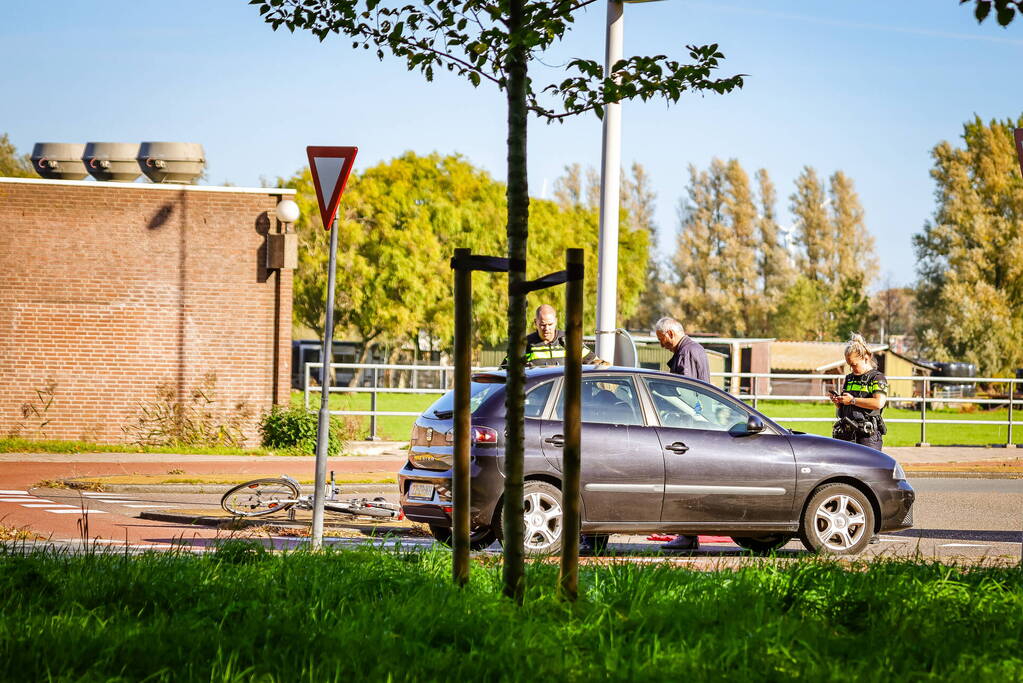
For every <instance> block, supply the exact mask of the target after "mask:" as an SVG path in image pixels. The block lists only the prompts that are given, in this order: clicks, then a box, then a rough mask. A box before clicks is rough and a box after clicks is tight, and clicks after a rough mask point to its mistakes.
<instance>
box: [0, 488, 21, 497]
mask: <svg viewBox="0 0 1023 683" xmlns="http://www.w3.org/2000/svg"><path fill="white" fill-rule="evenodd" d="M19 493H20V494H22V495H28V491H14V490H12V489H0V495H4V496H13V495H16V494H19Z"/></svg>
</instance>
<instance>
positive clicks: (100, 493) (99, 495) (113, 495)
mask: <svg viewBox="0 0 1023 683" xmlns="http://www.w3.org/2000/svg"><path fill="white" fill-rule="evenodd" d="M81 494H82V495H83V496H89V497H90V498H131V497H132V496H130V495H129V494H127V493H106V492H104V491H81Z"/></svg>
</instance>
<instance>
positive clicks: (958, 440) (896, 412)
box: [758, 401, 1023, 446]
mask: <svg viewBox="0 0 1023 683" xmlns="http://www.w3.org/2000/svg"><path fill="white" fill-rule="evenodd" d="M758 409H759V410H760V412H762V413H764V414H765V415H767V416H768V417H828V418H831V417H834V415H835V409H834V407H833V406H832V405H830V404H823V403H801V402H795V401H760V403H759V404H758ZM884 416H885V418H886V419H892V418H902V419H917V418H919V417H920V411H919V410H906V409H904V408H893V407H888V408H885V411H884ZM1008 417H1009V411H1008V409H1005V408H1001V409H998V410H977V411H976V412H966V411H962V410H959V409H956V408H943V409H941V410H934V409H931V408H928V409H927V419H929V420H932V419H933V420H971V421H973V422H976V423H977V424H975V425H973V424H968V425H943V424H930V423H928V425H927V442H928V443H930V444H932V445H935V446H972V445H988V444H1004V443H1005V441H1006V434H1007V433H1008V427H1007V426H1006V425H990V424H988V425H985V424H984V422H985V421H999V420H1003V421H1004V420H1008ZM1013 419H1014V420H1017V421H1019V420H1021V419H1023V415H1020V413H1019V411H1016V412H1015V414H1014V415H1013ZM781 424H782V426H783V427H788V428H789V429H795V430H797V431H801V432H807V433H808V434H822V435H824V436H831V423H830V422H783V423H781ZM919 441H920V425H919V424H895V423H888V434H886V435H885V437H884V443H885V445H886V446H913V445H915V444H917V443H918V442H919ZM1013 441H1014V442H1016V443H1021V442H1023V427H1019V426H1017V427H1016V428H1015V433H1014V434H1013Z"/></svg>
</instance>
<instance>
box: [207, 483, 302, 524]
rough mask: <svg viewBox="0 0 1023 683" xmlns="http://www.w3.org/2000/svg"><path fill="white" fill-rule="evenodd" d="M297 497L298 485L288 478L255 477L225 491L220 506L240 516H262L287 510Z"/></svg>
mask: <svg viewBox="0 0 1023 683" xmlns="http://www.w3.org/2000/svg"><path fill="white" fill-rule="evenodd" d="M296 498H298V487H297V486H295V485H294V484H292V483H291V482H290V481H288V480H287V479H276V478H267V479H253V480H252V481H247V482H245V483H244V484H238V486H235V487H234V488H233V489H231V490H229V491H228V492H227V493H225V494H224V497H223V498H221V499H220V506H221V507H222V508H224V509H225V510H227V511H228V512H230V513H231V514H232V515H237V516H238V517H261V516H263V515H272V514H273V513H275V512H280V511H281V510H287V509H288V508H290V507H291V506H292V505H294V504H295V499H296ZM281 501H288V502H281Z"/></svg>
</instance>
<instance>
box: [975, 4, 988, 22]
mask: <svg viewBox="0 0 1023 683" xmlns="http://www.w3.org/2000/svg"><path fill="white" fill-rule="evenodd" d="M990 13H991V3H990V2H984V1H983V0H979V1H978V2H977V6H976V7H975V8H974V10H973V16H975V17H977V23H978V24H979V23H980V22H982V21H984V20H985V19H987V15H988V14H990Z"/></svg>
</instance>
